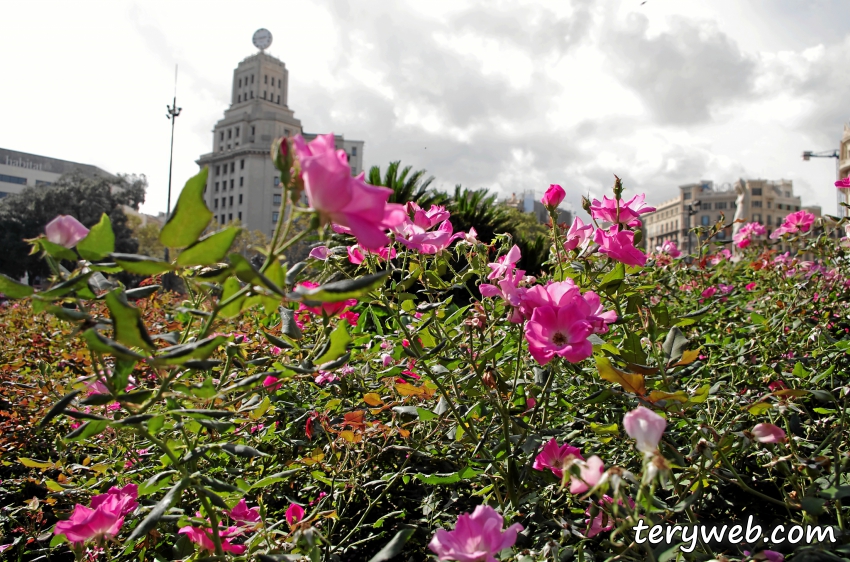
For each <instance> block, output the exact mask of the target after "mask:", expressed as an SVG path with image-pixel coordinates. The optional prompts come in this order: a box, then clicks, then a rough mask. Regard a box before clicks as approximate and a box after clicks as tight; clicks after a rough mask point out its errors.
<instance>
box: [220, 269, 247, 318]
mask: <svg viewBox="0 0 850 562" xmlns="http://www.w3.org/2000/svg"><path fill="white" fill-rule="evenodd" d="M241 288H242V286H241V285H240V284H239V279H237V278H235V277H228V278H227V280H226V281H225V282H224V286H223V288H222V292H221V299H220V300H219V302H224V301H226V300H227V299H229V298H230V297H232V296H233V295H235V294H236V293H238V292H239V289H241ZM246 296H247V295H243V296H241V297H239V298H237V299H236V300H234V301H233V302H231V303H229V304H226V305H225V306H224V307H223V308H220V309H219V311H218V314H219V316H221V317H222V318H233V317H234V316H236V315H238V314H239V313H240V312H241V311H242V303H243V302H244V301H245V297H246Z"/></svg>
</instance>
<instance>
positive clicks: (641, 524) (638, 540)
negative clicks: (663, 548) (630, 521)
mask: <svg viewBox="0 0 850 562" xmlns="http://www.w3.org/2000/svg"><path fill="white" fill-rule="evenodd" d="M647 529H649V527H648V526H647V524H646V522H645V521H644V520H643V519H641V520H640V521H638V524H637V527H635V542H636V543H638V544H643V543H645V542H646V539H645V538H643V537H641V536H640V534H641V533H642V532H643V531H646V530H647Z"/></svg>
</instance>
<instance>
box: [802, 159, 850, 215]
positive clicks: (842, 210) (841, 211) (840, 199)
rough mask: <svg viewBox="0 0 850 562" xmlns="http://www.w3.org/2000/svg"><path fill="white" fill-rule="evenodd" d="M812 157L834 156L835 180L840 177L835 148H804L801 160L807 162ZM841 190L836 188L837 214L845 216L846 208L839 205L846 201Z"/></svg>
mask: <svg viewBox="0 0 850 562" xmlns="http://www.w3.org/2000/svg"><path fill="white" fill-rule="evenodd" d="M812 158H835V180H836V181H838V180H840V179H841V178H840V177H839V176H840V175H841V174H840V173H839V170H840V165H841V160H840V155H839V154H838V151H837V150H822V151H820V152H812V151H811V150H806V151H804V152H803V161H804V162H808V161H809V160H811V159H812ZM842 191H844V190H841V189H839V190H838V216H839V217H845V216H847V210H846V209H845V208H844V207H842V206H841V203H842V202H844V203H847V194H846V193H842Z"/></svg>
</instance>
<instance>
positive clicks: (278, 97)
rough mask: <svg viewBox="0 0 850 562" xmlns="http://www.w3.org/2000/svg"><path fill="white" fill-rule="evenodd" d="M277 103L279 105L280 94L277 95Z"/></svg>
mask: <svg viewBox="0 0 850 562" xmlns="http://www.w3.org/2000/svg"><path fill="white" fill-rule="evenodd" d="M277 104H278V105H280V95H278V96H277Z"/></svg>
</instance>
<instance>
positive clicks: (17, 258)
mask: <svg viewBox="0 0 850 562" xmlns="http://www.w3.org/2000/svg"><path fill="white" fill-rule="evenodd" d="M147 185H148V182H147V179H146V178H145V176H144V175H140V176H136V175H122V174H119V175H118V177H117V178H105V177H87V176H85V175H83V174H81V173H79V172H73V173H70V174H65V175H63V176H62V177H60V178H59V179H58V180H57V181H56V183H54V184H53V185H51V186H48V187H27V188H25V189H24V190H23V191H22V192H21V193H18V194H15V195H10V196H8V197H5V198H3V199H2V200H0V248H3V251H2V252H0V272H2V273H4V274H6V275H8V276H10V277H22V276H23V275H24V274H26V273H29V275H30V277H31V278H32V277H34V276H36V275H39V276H43V275H46V274H47V267H46V266H45V264H44V261H43V260H42V259H41V258H40V257H39V256H35V255H29V253H30V245H29V244H28V243H26V242H25V241H24V240H25V239H28V238H35V237H36V236H38V235H39V234H41V233H42V232H44V226H45V225H46V224H47V223H48V222H50V221H51V220H52V219H54V218H55V217H56V216H57V215H71V216H73V217H75V218H76V219H77V220H78V221H80V222H81V223H83V224H84V225H85V226H86V227H89V228H90V227H92V226H93V225H95V224H97V222H98V221H99V220H100V217H101V215H102V214H103V213H106V214H107V215H108V216H109V219H110V220H111V221H112V229H113V231H114V232H115V251H116V252H120V253H128V254H132V253H135V252H136V251H137V250H138V242H137V240H136V237H135V235H134V234H133V231H132V229H131V227H130V225H129V224H128V222H127V216H126V215H125V214H124V211H123V209H122V205H127V206H129V207H132V208H133V209H136V210H138V208H139V205H140V204H141V203H144V201H145V190H146V189H147Z"/></svg>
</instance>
